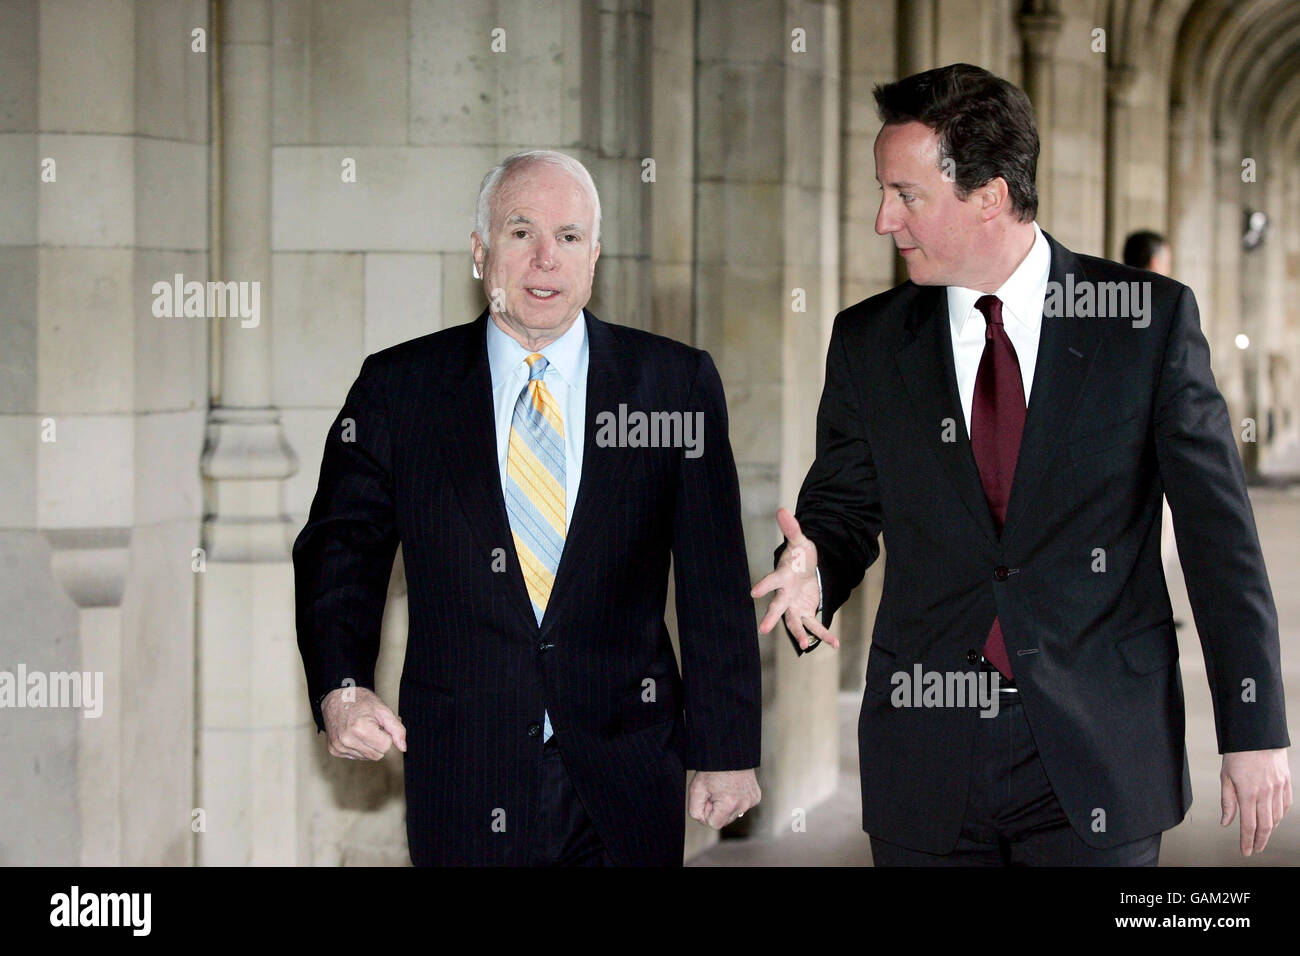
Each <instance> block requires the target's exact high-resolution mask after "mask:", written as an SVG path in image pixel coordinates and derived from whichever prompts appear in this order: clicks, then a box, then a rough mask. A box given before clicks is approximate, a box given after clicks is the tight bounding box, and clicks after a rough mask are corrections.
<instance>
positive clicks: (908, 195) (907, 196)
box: [898, 193, 916, 203]
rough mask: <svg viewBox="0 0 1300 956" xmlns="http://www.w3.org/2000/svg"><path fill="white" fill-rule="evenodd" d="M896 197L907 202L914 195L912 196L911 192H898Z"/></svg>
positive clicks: (913, 197)
mask: <svg viewBox="0 0 1300 956" xmlns="http://www.w3.org/2000/svg"><path fill="white" fill-rule="evenodd" d="M898 198H899V199H901V200H903V202H905V203H907V202H911V201H912V200H913V199H915V198H916V197H915V196H913V195H912V194H911V193H899V194H898Z"/></svg>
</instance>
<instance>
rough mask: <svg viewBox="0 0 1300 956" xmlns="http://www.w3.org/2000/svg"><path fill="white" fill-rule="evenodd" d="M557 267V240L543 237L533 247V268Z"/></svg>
mask: <svg viewBox="0 0 1300 956" xmlns="http://www.w3.org/2000/svg"><path fill="white" fill-rule="evenodd" d="M554 267H555V240H553V239H551V238H549V237H545V236H544V237H542V238H541V239H538V240H537V245H535V246H534V247H533V268H535V269H552V268H554Z"/></svg>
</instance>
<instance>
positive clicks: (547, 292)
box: [525, 289, 560, 299]
mask: <svg viewBox="0 0 1300 956" xmlns="http://www.w3.org/2000/svg"><path fill="white" fill-rule="evenodd" d="M525 291H526V292H527V293H528V294H529V295H531V296H532V297H533V298H535V299H549V298H551V297H552V296H556V295H559V294H560V290H559V289H526V290H525Z"/></svg>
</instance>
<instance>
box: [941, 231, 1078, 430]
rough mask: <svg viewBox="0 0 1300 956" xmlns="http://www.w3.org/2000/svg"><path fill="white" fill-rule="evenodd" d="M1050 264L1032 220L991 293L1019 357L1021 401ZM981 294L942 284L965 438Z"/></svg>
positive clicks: (978, 353)
mask: <svg viewBox="0 0 1300 956" xmlns="http://www.w3.org/2000/svg"><path fill="white" fill-rule="evenodd" d="M1051 266H1052V251H1051V249H1050V248H1048V245H1047V239H1046V237H1044V236H1043V230H1041V229H1039V228H1038V223H1034V244H1033V246H1031V247H1030V249H1029V254H1028V255H1026V256H1025V258H1024V259H1023V260H1021V263H1020V265H1018V266H1016V270H1015V271H1014V272H1012V273H1011V275H1010V276H1009V277H1008V278H1007V281H1006V282H1004V283H1002V286H1001V288H999V289H998V291H997V292H995V293H993V294H994V295H996V296H997V297H998V298H999V299H1001V300H1002V324H1003V326H1004V327H1005V328H1006V330H1007V338H1009V339H1011V345H1012V346H1013V347H1014V348H1015V350H1016V358H1017V359H1018V360H1019V362H1020V380H1021V382H1023V383H1024V387H1025V404H1026V405H1028V403H1029V390H1030V387H1031V386H1032V385H1033V382H1034V366H1035V365H1036V364H1037V362H1038V339H1039V337H1040V335H1041V333H1042V331H1043V299H1044V297H1045V296H1046V295H1047V276H1048V273H1049V271H1050V270H1051ZM984 294H985V293H983V292H979V291H977V290H975V289H966V288H963V287H962V286H955V285H950V286H948V322H949V324H950V325H951V330H952V357H953V361H954V363H955V364H956V372H957V394H958V395H959V396H960V397H961V409H962V413H963V414H964V415H965V416H966V435H967V437H968V438H969V437H970V415H971V405H972V404H974V401H975V376H976V374H977V373H978V372H979V367H980V358H981V357H983V355H984V331H985V328H986V326H987V323H986V322H985V321H984V315H983V313H981V312H980V311H979V309H977V308H975V302H976V300H978V299H979V298H980V296H982V295H984Z"/></svg>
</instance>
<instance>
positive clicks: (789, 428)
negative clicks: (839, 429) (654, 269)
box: [695, 0, 841, 834]
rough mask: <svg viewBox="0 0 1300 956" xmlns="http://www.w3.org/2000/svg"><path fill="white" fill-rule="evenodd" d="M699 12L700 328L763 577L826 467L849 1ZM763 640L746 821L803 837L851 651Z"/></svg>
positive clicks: (708, 7) (754, 558)
mask: <svg viewBox="0 0 1300 956" xmlns="http://www.w3.org/2000/svg"><path fill="white" fill-rule="evenodd" d="M697 10H698V16H699V20H698V24H697V41H696V45H697V50H698V60H697V73H696V77H697V86H696V90H697V93H696V96H697V102H698V110H697V115H698V120H697V127H696V150H695V152H696V175H697V186H696V217H695V223H696V227H695V250H696V267H695V268H696V272H695V315H696V321H697V323H698V327H697V335H698V344H699V345H701V346H702V347H704V348H706V349H708V350H709V352H710V353H712V355H713V357H714V359H715V360H716V361H717V363H718V368H719V370H720V372H721V375H722V379H723V383H724V386H725V388H726V391H727V398H728V404H729V413H730V418H731V440H732V444H733V447H734V449H735V453H736V459H737V466H738V468H739V472H740V479H741V496H742V502H743V504H744V509H745V511H744V517H745V539H746V542H747V543H748V545H749V551H750V573H751V576H752V577H753V578H754V579H755V580H756V579H757V578H758V577H759V576H761V575H763V574H766V573H767V572H768V571H769V570H771V567H772V557H771V555H772V551H771V549H772V546H773V545H774V544H775V543H776V542H777V541H779V540H780V535H779V532H778V530H777V528H776V523H775V512H776V509H777V506H778V505H785V506H787V507H790V508H793V507H794V503H795V498H796V495H797V492H798V489H799V485H800V484H801V482H802V480H803V477H804V474H805V473H806V471H807V468H808V466H809V464H810V463H811V461H812V457H813V450H814V448H813V427H812V426H813V423H814V421H815V419H816V409H817V401H818V398H819V396H820V392H821V379H822V373H823V370H824V367H825V361H826V342H827V334H828V332H829V326H830V322H831V320H832V319H833V317H834V314H835V311H836V310H837V308H838V306H839V303H838V301H837V300H838V295H839V269H838V262H839V221H838V220H839V208H838V203H839V175H840V173H839V156H840V147H841V144H840V134H841V123H840V119H839V103H840V92H839V82H840V72H839V54H840V43H841V35H840V27H839V7H838V5H837V4H832V3H763V4H757V3H754V4H732V3H723V2H719V0H703V2H701V3H699V4H698V5H697ZM760 604H761V605H762V606H763V607H765V606H766V601H765V600H764V601H761V602H760ZM761 647H762V652H763V657H764V675H763V679H764V687H765V697H766V698H767V703H766V706H765V708H764V734H763V744H764V754H763V769H762V770H761V771H760V779H761V783H762V786H763V789H764V796H763V803H762V804H761V805H760V807H759V809H758V811H757V812H756V813H755V814H752V815H750V816H747V817H746V825H747V826H751V827H752V828H753V829H755V830H758V831H760V832H766V833H771V834H776V833H789V832H790V831H791V822H792V819H796V818H797V816H796V811H806V810H807V808H809V807H811V806H812V805H813V804H815V803H817V802H818V801H820V800H822V799H823V798H825V797H826V796H827V795H828V794H829V793H831V792H832V791H833V790H834V788H835V785H836V778H837V775H838V766H839V749H838V737H839V733H838V714H837V709H838V708H837V698H836V690H837V687H838V683H839V675H838V665H839V661H838V659H837V658H836V656H835V654H834V653H833V652H832V653H829V654H828V653H825V652H824V650H820V651H818V652H816V653H814V654H811V655H809V656H807V657H804V658H800V659H796V658H795V655H794V654H793V653H792V651H791V648H790V646H789V643H788V641H787V639H786V637H785V634H784V631H783V630H781V628H780V627H779V626H778V628H777V629H776V630H775V631H774V632H773V634H772V635H771V636H769V637H765V638H762V639H761ZM751 817H752V818H753V823H752V824H751V823H750V820H751Z"/></svg>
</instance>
